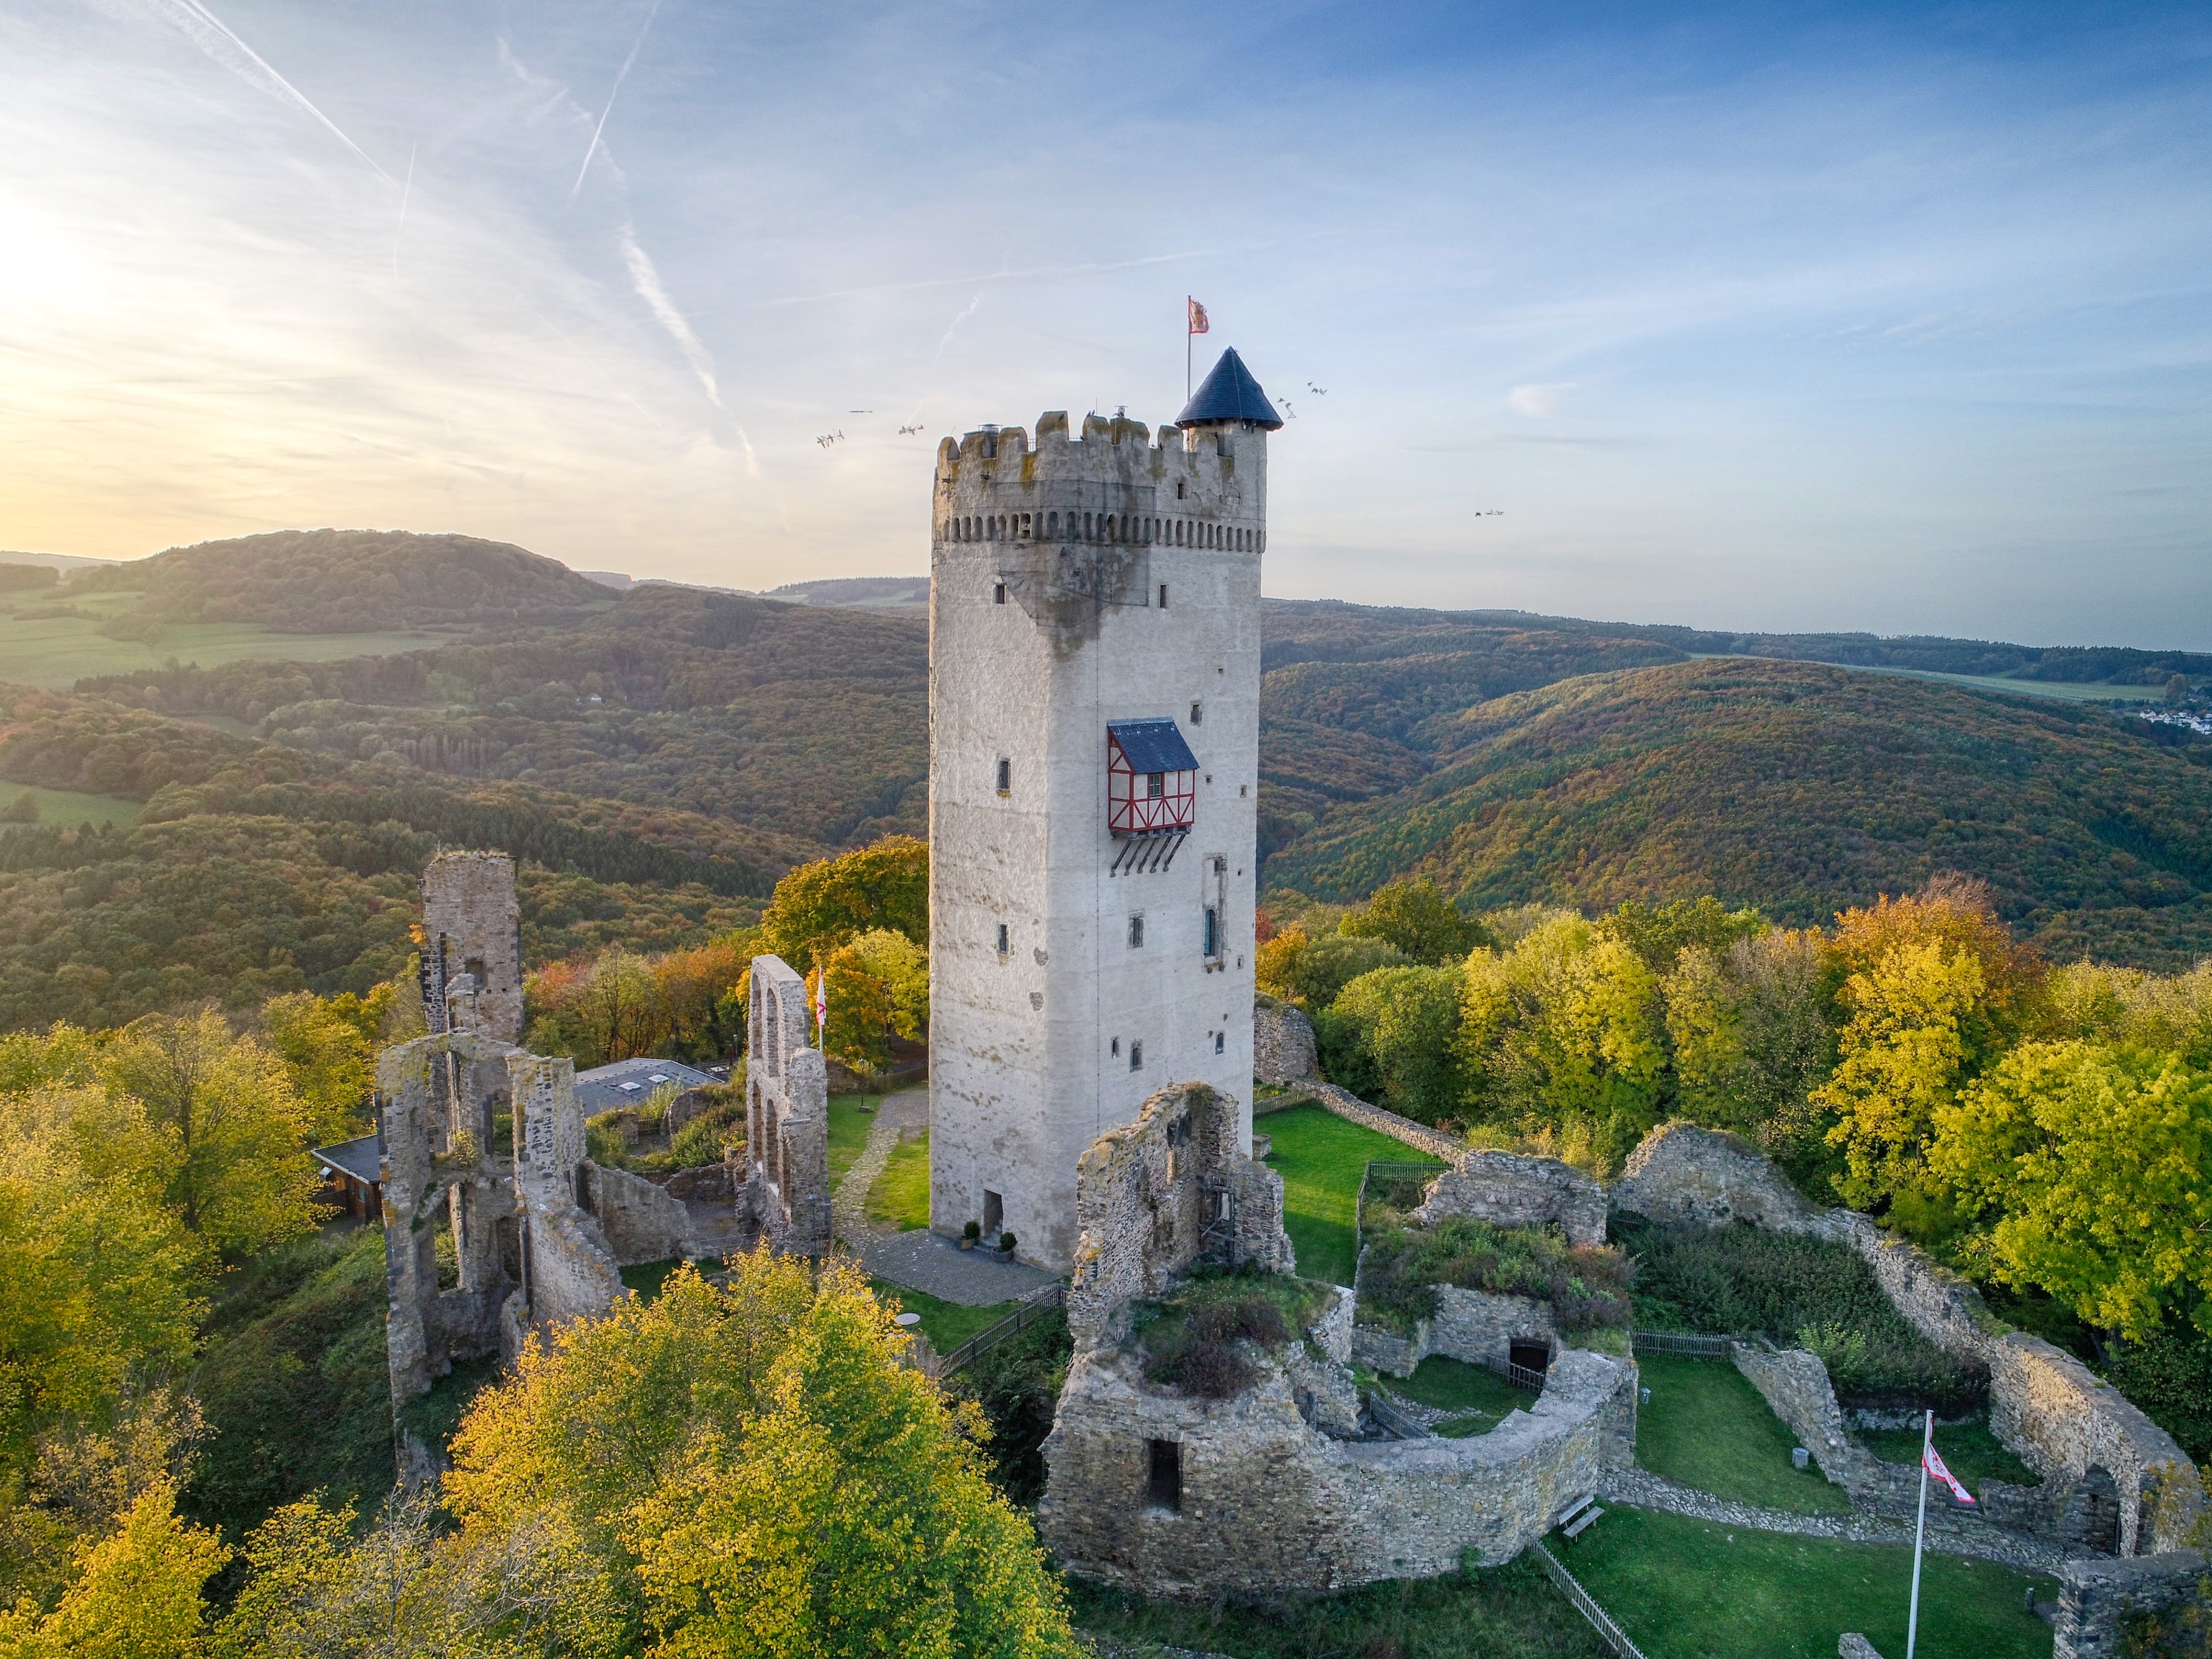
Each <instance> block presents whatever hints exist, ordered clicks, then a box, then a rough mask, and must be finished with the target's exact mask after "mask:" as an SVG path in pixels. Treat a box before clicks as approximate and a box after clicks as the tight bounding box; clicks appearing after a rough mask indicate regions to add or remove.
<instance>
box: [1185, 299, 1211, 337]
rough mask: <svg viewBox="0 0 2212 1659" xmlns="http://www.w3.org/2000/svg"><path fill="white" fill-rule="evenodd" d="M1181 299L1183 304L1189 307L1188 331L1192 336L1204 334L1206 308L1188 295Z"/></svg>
mask: <svg viewBox="0 0 2212 1659" xmlns="http://www.w3.org/2000/svg"><path fill="white" fill-rule="evenodd" d="M1182 299H1183V303H1184V304H1185V305H1187V306H1188V307H1190V331H1191V332H1192V333H1194V334H1203V333H1205V332H1206V307H1204V306H1202V305H1200V304H1199V302H1198V301H1195V300H1194V299H1192V298H1191V297H1190V295H1188V294H1186V295H1183V296H1182Z"/></svg>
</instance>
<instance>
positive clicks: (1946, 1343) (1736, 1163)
mask: <svg viewBox="0 0 2212 1659" xmlns="http://www.w3.org/2000/svg"><path fill="white" fill-rule="evenodd" d="M1613 1204H1614V1205H1615V1206H1617V1207H1619V1208H1620V1209H1624V1210H1628V1211H1632V1212H1635V1213H1637V1214H1640V1215H1647V1216H1650V1217H1653V1218H1656V1219H1662V1220H1669V1221H1681V1222H1695V1223H1700V1224H1703V1225H1720V1224H1723V1223H1726V1222H1730V1221H1745V1222H1749V1223H1751V1224H1752V1225H1756V1226H1760V1227H1765V1228H1767V1229H1769V1230H1770V1231H1776V1232H1787V1233H1798V1234H1806V1235H1810V1236H1812V1237H1820V1238H1825V1239H1828V1240H1831V1241H1832V1242H1834V1243H1844V1244H1848V1245H1849V1246H1850V1248H1851V1249H1854V1250H1856V1251H1857V1253H1858V1255H1859V1256H1860V1258H1861V1259H1862V1260H1863V1261H1865V1262H1866V1263H1867V1264H1868V1266H1869V1267H1871V1268H1872V1269H1873V1271H1874V1275H1875V1279H1876V1280H1877V1282H1879V1283H1880V1285H1881V1287H1882V1291H1883V1292H1884V1293H1885V1294H1886V1295H1887V1297H1889V1299H1890V1301H1891V1303H1892V1304H1893V1305H1894V1306H1895V1307H1896V1309H1897V1310H1898V1312H1899V1313H1900V1314H1902V1315H1903V1316H1905V1319H1906V1320H1907V1321H1908V1322H1911V1325H1912V1326H1913V1327H1914V1328H1916V1329H1917V1330H1918V1331H1919V1332H1920V1333H1921V1334H1923V1335H1924V1336H1925V1337H1927V1338H1928V1340H1929V1341H1930V1342H1933V1343H1934V1344H1935V1345H1936V1346H1937V1347H1939V1348H1942V1349H1943V1350H1944V1351H1945V1352H1948V1353H1952V1354H1957V1355H1962V1356H1965V1357H1967V1358H1972V1359H1975V1360H1978V1361H1979V1362H1980V1363H1981V1364H1984V1365H1986V1366H1987V1367H1988V1368H1989V1372H1990V1431H1992V1432H1993V1433H1995V1434H1996V1437H1997V1438H1998V1439H1999V1440H2001V1441H2002V1442H2003V1443H2004V1444H2005V1446H2006V1447H2007V1448H2008V1449H2009V1450H2011V1451H2012V1452H2013V1453H2014V1455H2016V1456H2018V1457H2019V1458H2020V1459H2021V1461H2022V1462H2025V1463H2027V1465H2028V1467H2029V1468H2033V1470H2035V1472H2036V1474H2038V1475H2039V1477H2040V1478H2041V1479H2042V1480H2044V1482H2045V1484H2046V1485H2051V1486H2059V1487H2063V1486H2070V1485H2074V1484H2076V1483H2081V1482H2083V1481H2085V1480H2090V1479H2092V1478H2093V1471H2095V1470H2100V1469H2101V1470H2103V1471H2105V1472H2106V1474H2109V1475H2110V1477H2111V1479H2112V1481H2113V1483H2114V1485H2115V1486H2117V1487H2118V1492H2119V1497H2120V1538H2119V1544H2120V1553H2121V1554H2122V1555H2124V1556H2132V1555H2137V1554H2148V1553H2159V1552H2164V1551H2170V1550H2173V1549H2178V1548H2179V1547H2181V1546H2182V1545H2183V1544H2184V1543H2185V1541H2187V1539H2188V1538H2189V1536H2190V1534H2191V1531H2192V1529H2193V1528H2194V1527H2195V1525H2196V1522H2197V1515H2198V1512H2199V1510H2200V1507H2201V1504H2202V1492H2203V1488H2202V1486H2201V1485H2200V1484H2199V1481H2198V1477H2197V1468H2196V1466H2195V1465H2194V1464H2193V1463H2191V1462H2190V1461H2189V1459H2188V1457H2187V1456H2186V1455H2184V1453H2183V1452H2182V1450H2181V1448H2180V1447H2179V1445H2177V1444H2176V1443H2174V1440H2173V1437H2172V1436H2171V1435H2169V1434H2167V1433H2166V1431H2164V1430H2163V1429H2160V1427H2159V1426H2158V1425H2156V1424H2154V1423H2153V1422H2152V1421H2151V1420H2150V1419H2148V1417H2146V1416H2144V1415H2143V1413H2142V1412H2141V1411H2139V1410H2137V1409H2136V1407H2134V1406H2133V1405H2131V1404H2130V1402H2129V1401H2128V1400H2127V1399H2126V1397H2125V1396H2124V1395H2122V1394H2121V1393H2120V1391H2119V1390H2118V1389H2115V1388H2113V1387H2112V1384H2110V1383H2106V1382H2105V1381H2104V1380H2103V1379H2102V1378H2100V1377H2099V1376H2096V1375H2095V1374H2094V1373H2093V1372H2092V1371H2091V1370H2089V1368H2088V1367H2087V1366H2086V1365H2084V1364H2081V1361H2080V1360H2078V1359H2075V1358H2074V1357H2073V1356H2072V1355H2070V1354H2067V1353H2063V1352H2060V1351H2059V1350H2058V1349H2057V1348H2055V1347H2053V1346H2051V1344H2050V1343H2048V1342H2045V1340H2043V1339H2042V1338H2041V1337H2038V1336H2031V1335H2029V1334H2027V1333H2026V1332H2024V1331H2013V1330H2007V1329H2006V1328H2004V1327H2003V1325H2002V1323H2001V1322H1999V1321H1997V1320H1996V1319H1995V1318H1994V1317H1993V1316H1991V1315H1990V1312H1989V1310H1988V1309H1987V1308H1986V1307H1985V1306H1984V1304H1983V1302H1982V1298H1981V1297H1980V1295H1979V1294H1978V1292H1977V1291H1975V1290H1974V1288H1973V1287H1972V1285H1968V1284H1966V1282H1965V1281H1963V1280H1962V1279H1959V1278H1958V1277H1957V1276H1956V1275H1954V1274H1953V1273H1949V1272H1948V1271H1947V1270H1946V1269H1945V1268H1943V1267H1942V1266H1941V1265H1939V1264H1938V1263H1936V1261H1932V1260H1930V1259H1929V1257H1928V1256H1927V1255H1924V1254H1923V1252H1921V1251H1920V1250H1919V1249H1917V1248H1916V1247H1914V1246H1913V1245H1911V1244H1909V1243H1905V1242H1904V1241H1902V1240H1899V1239H1894V1238H1892V1237H1889V1236H1888V1235H1887V1234H1885V1233H1884V1232H1882V1231H1881V1229H1880V1228H1879V1227H1877V1226H1876V1225H1875V1224H1874V1223H1873V1222H1872V1221H1871V1220H1869V1218H1866V1217H1865V1216H1863V1215H1859V1214H1857V1213H1856V1212H1853V1211H1850V1210H1846V1209H1840V1208H1839V1209H1833V1210H1825V1211H1824V1210H1820V1209H1817V1208H1815V1207H1814V1206H1813V1205H1812V1204H1810V1203H1809V1202H1808V1201H1807V1200H1806V1199H1805V1198H1804V1196H1803V1195H1802V1194H1800V1193H1798V1192H1797V1191H1796V1188H1792V1187H1791V1186H1790V1183H1789V1182H1787V1181H1786V1180H1785V1179H1784V1177H1783V1176H1781V1175H1779V1174H1778V1172H1777V1171H1776V1170H1775V1169H1774V1167H1773V1165H1772V1164H1771V1163H1770V1162H1769V1161H1768V1160H1767V1159H1766V1158H1765V1157H1764V1155H1762V1154H1761V1153H1759V1152H1757V1151H1756V1150H1754V1149H1753V1148H1752V1147H1751V1146H1747V1145H1746V1144H1745V1143H1744V1142H1742V1141H1741V1140H1739V1139H1736V1138H1735V1136H1734V1135H1729V1134H1722V1133H1717V1132H1715V1131H1713V1130H1710V1129H1700V1128H1697V1127H1693V1126H1692V1125H1688V1124H1679V1123H1678V1124H1665V1125H1662V1126H1661V1127H1659V1128H1657V1129H1655V1130H1653V1131H1652V1132H1651V1133H1650V1135H1648V1136H1646V1137H1645V1139H1644V1143H1643V1144H1642V1145H1641V1146H1638V1148H1637V1149H1636V1151H1635V1152H1633V1153H1632V1154H1631V1155H1630V1157H1629V1159H1628V1163H1627V1165H1626V1169H1625V1170H1623V1172H1622V1176H1621V1179H1620V1181H1619V1182H1616V1183H1615V1184H1614V1186H1613ZM2053 1501H2054V1502H2057V1503H2059V1504H2063V1494H2060V1495H2059V1496H2058V1497H2057V1498H2054V1500H2053Z"/></svg>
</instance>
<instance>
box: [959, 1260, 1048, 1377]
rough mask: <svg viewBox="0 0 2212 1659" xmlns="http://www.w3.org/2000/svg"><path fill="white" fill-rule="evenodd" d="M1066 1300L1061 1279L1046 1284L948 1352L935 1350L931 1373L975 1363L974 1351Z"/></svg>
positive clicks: (983, 1349) (1002, 1338) (996, 1343)
mask: <svg viewBox="0 0 2212 1659" xmlns="http://www.w3.org/2000/svg"><path fill="white" fill-rule="evenodd" d="M1066 1304H1067V1286H1066V1284H1065V1283H1054V1284H1051V1285H1046V1286H1045V1287H1044V1289H1042V1290H1041V1291H1038V1292H1037V1293H1036V1295H1035V1296H1033V1297H1030V1299H1029V1300H1028V1301H1026V1302H1024V1303H1023V1304H1022V1305H1021V1306H1020V1307H1018V1308H1017V1309H1015V1310H1013V1312H1012V1313H1010V1314H1008V1315H1007V1316H1006V1317H1005V1318H1004V1319H1001V1320H1000V1321H999V1322H998V1323H996V1324H995V1325H986V1326H985V1327H984V1328H982V1329H981V1330H980V1331H978V1332H976V1333H975V1335H973V1336H971V1337H969V1339H968V1340H966V1341H965V1342H963V1343H962V1344H961V1345H960V1346H958V1347H957V1348H955V1349H953V1350H952V1351H951V1352H949V1353H944V1354H939V1356H938V1358H937V1364H935V1365H934V1366H933V1367H931V1374H932V1375H933V1376H938V1377H940V1378H942V1377H947V1376H951V1375H952V1374H953V1373H954V1372H955V1371H958V1370H965V1369H967V1367H968V1366H969V1365H970V1364H974V1363H975V1358H976V1356H977V1355H979V1354H981V1353H985V1352H988V1351H989V1350H991V1349H993V1348H995V1347H997V1346H999V1344H1000V1343H1001V1342H1004V1341H1006V1340H1009V1339H1011V1338H1013V1337H1017V1336H1019V1335H1020V1334H1022V1333H1023V1332H1024V1331H1025V1330H1028V1329H1029V1328H1030V1327H1031V1326H1033V1325H1036V1323H1038V1322H1040V1321H1042V1320H1044V1319H1047V1318H1049V1317H1050V1316H1052V1315H1054V1314H1055V1313H1058V1312H1059V1311H1060V1309H1062V1308H1063V1307H1065V1306H1066Z"/></svg>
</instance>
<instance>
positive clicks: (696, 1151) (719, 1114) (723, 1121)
mask: <svg viewBox="0 0 2212 1659" xmlns="http://www.w3.org/2000/svg"><path fill="white" fill-rule="evenodd" d="M743 1110H744V1108H743V1107H741V1106H738V1105H736V1104H730V1105H724V1106H717V1107H715V1108H714V1109H712V1110H710V1111H706V1112H702V1113H701V1114H700V1115H698V1116H697V1117H695V1118H693V1119H692V1120H691V1121H690V1122H689V1123H687V1124H685V1125H684V1127H682V1128H680V1129H678V1131H677V1132H676V1136H675V1139H672V1140H671V1141H670V1142H669V1143H668V1161H669V1163H670V1164H673V1165H674V1166H675V1167H676V1168H678V1169H679V1170H690V1169H696V1168H697V1167H699V1166H700V1165H701V1164H720V1162H721V1161H722V1148H723V1147H724V1146H729V1145H733V1144H734V1143H735V1142H737V1141H739V1140H742V1139H744V1134H743V1133H742V1132H739V1133H735V1134H732V1132H731V1127H730V1126H731V1125H732V1124H733V1123H735V1122H736V1121H738V1115H739V1114H740V1113H741V1112H742V1111H743Z"/></svg>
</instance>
